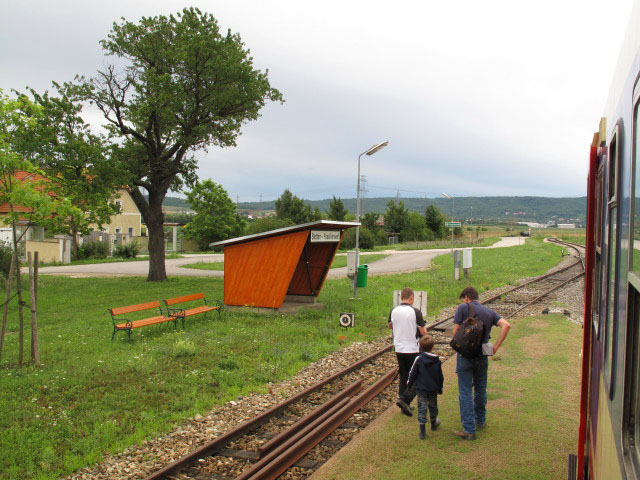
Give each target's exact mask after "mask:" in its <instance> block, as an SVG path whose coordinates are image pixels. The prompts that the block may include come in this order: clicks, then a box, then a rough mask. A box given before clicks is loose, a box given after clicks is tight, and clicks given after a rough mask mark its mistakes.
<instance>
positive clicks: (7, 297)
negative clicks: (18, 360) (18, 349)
mask: <svg viewBox="0 0 640 480" xmlns="http://www.w3.org/2000/svg"><path fill="white" fill-rule="evenodd" d="M15 266H16V256H15V253H14V254H12V255H11V266H10V267H9V275H7V289H6V293H5V296H4V306H3V309H2V327H0V360H2V348H3V345H4V335H5V332H6V331H7V316H8V315H9V300H10V299H11V281H12V280H13V269H14V268H15Z"/></svg>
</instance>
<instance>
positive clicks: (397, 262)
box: [39, 237, 525, 278]
mask: <svg viewBox="0 0 640 480" xmlns="http://www.w3.org/2000/svg"><path fill="white" fill-rule="evenodd" d="M524 242H525V238H524V237H504V238H502V239H501V240H500V241H499V242H496V243H495V244H494V245H492V246H490V247H476V248H500V247H513V246H516V245H522V244H524ZM450 251H451V249H449V248H441V249H435V250H403V251H398V250H385V251H383V252H379V253H388V254H389V256H388V257H386V258H383V259H382V260H378V261H376V262H373V263H371V264H370V265H369V275H371V276H375V275H388V274H391V273H400V272H411V271H415V270H424V269H425V268H428V267H429V265H431V261H432V260H433V259H434V258H435V257H437V256H438V255H442V254H445V253H449V252H450ZM376 253H378V252H376ZM222 261H224V255H223V254H208V255H206V254H202V255H200V254H195V255H189V254H188V255H184V258H174V259H168V260H166V261H165V266H166V269H167V275H168V276H183V277H223V276H224V272H222V271H220V270H196V269H194V268H182V267H181V265H186V264H188V263H198V262H222ZM148 272H149V262H148V261H144V262H117V263H93V264H89V265H64V266H58V267H44V268H41V269H39V273H41V274H50V275H64V276H71V277H110V276H114V277H126V276H145V277H146V276H147V274H148ZM346 275H347V268H346V267H342V268H334V269H332V270H329V275H328V277H329V278H340V277H346Z"/></svg>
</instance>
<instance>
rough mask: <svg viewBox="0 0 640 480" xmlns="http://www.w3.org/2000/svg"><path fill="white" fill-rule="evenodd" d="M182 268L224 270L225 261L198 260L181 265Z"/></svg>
mask: <svg viewBox="0 0 640 480" xmlns="http://www.w3.org/2000/svg"><path fill="white" fill-rule="evenodd" d="M180 267H181V268H193V269H195V270H224V262H196V263H188V264H186V265H180Z"/></svg>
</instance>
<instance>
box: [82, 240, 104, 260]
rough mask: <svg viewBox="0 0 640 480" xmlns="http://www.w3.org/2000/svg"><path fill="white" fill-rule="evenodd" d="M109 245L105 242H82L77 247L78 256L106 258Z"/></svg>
mask: <svg viewBox="0 0 640 480" xmlns="http://www.w3.org/2000/svg"><path fill="white" fill-rule="evenodd" d="M108 255H109V245H108V244H107V243H106V242H98V241H95V242H87V243H83V244H82V245H81V246H80V248H79V249H78V258H79V259H82V258H107V256H108Z"/></svg>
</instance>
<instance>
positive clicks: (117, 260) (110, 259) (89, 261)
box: [41, 253, 184, 267]
mask: <svg viewBox="0 0 640 480" xmlns="http://www.w3.org/2000/svg"><path fill="white" fill-rule="evenodd" d="M164 258H165V259H166V260H169V259H173V258H184V257H183V256H182V255H180V254H179V253H165V255H164ZM145 260H149V256H147V255H141V256H138V257H136V258H119V257H108V258H83V259H81V260H73V261H72V262H71V263H62V262H51V263H42V264H41V266H43V267H59V266H64V265H91V264H94V263H120V262H143V261H145Z"/></svg>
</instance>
